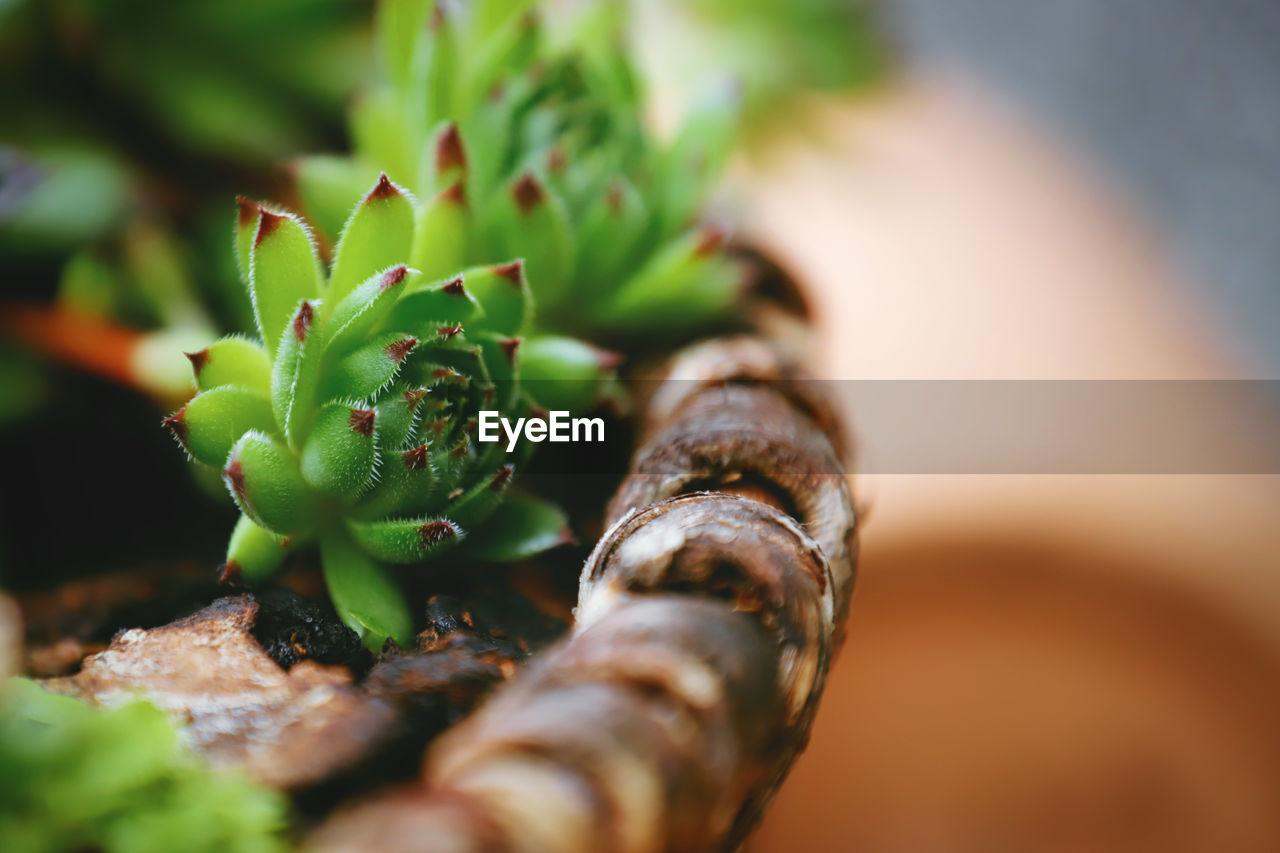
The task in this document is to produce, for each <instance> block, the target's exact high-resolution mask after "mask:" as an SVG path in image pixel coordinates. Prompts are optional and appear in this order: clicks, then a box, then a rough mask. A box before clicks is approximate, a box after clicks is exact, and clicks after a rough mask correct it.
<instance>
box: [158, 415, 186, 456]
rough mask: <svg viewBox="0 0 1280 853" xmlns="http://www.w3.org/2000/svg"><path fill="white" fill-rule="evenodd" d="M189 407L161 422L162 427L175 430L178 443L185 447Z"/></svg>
mask: <svg viewBox="0 0 1280 853" xmlns="http://www.w3.org/2000/svg"><path fill="white" fill-rule="evenodd" d="M186 415H187V407H186V406H183V407H182V408H181V409H178V411H176V412H174V413H173V414H172V415H169V417H167V418H165V419H164V420H162V421H161V422H160V426H162V427H166V428H168V429H171V430H173V435H174V437H175V438H177V439H178V441H180V442H182V445H183V447H185V446H186V444H187V420H186Z"/></svg>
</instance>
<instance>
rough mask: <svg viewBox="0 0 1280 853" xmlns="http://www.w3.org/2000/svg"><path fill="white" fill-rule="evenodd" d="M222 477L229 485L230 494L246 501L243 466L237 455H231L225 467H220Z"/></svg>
mask: <svg viewBox="0 0 1280 853" xmlns="http://www.w3.org/2000/svg"><path fill="white" fill-rule="evenodd" d="M222 479H223V480H225V481H226V483H227V485H228V486H230V487H231V492H232V494H234V495H235V496H236V497H238V498H239V499H240V500H242V501H248V494H247V493H246V492H245V485H244V466H242V465H241V464H240V457H239V456H233V457H231V461H230V462H228V463H227V467H226V468H223V469H222Z"/></svg>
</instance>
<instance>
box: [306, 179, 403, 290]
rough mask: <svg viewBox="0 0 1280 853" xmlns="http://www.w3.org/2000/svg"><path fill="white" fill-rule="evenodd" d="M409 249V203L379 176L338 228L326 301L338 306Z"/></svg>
mask: <svg viewBox="0 0 1280 853" xmlns="http://www.w3.org/2000/svg"><path fill="white" fill-rule="evenodd" d="M412 247H413V202H412V201H411V200H410V199H409V197H408V195H407V194H406V193H405V192H404V191H403V190H402V189H400V188H399V187H397V186H396V185H395V184H393V183H391V181H390V179H388V178H387V176H386V173H383V175H382V177H381V178H379V179H378V183H377V185H376V186H375V187H374V188H373V189H372V190H370V191H369V193H368V195H366V196H365V197H364V201H362V202H361V203H360V206H359V207H357V208H356V209H355V211H354V212H353V213H352V214H351V218H350V219H349V220H347V224H346V227H344V228H343V229H342V237H341V238H340V239H339V240H338V246H337V248H336V249H335V250H334V256H333V273H332V275H330V277H329V293H328V295H327V298H328V299H329V300H331V304H335V305H336V304H341V300H342V299H343V298H344V297H346V295H347V294H349V293H350V292H351V291H352V290H354V289H355V287H356V286H357V285H359V284H360V283H361V282H363V281H365V280H367V279H368V278H369V277H370V276H372V275H374V274H375V273H377V272H379V271H382V270H385V269H387V268H389V267H393V266H395V265H396V264H403V263H404V262H405V261H407V260H408V259H409V251H410V249H411V248H412Z"/></svg>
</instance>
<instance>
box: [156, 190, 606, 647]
mask: <svg viewBox="0 0 1280 853" xmlns="http://www.w3.org/2000/svg"><path fill="white" fill-rule="evenodd" d="M432 217H433V208H432V206H431V205H427V206H425V207H417V206H415V203H414V200H413V198H412V197H411V196H410V195H409V194H408V193H407V192H405V191H404V190H402V189H400V188H398V187H397V186H395V185H394V184H393V183H392V182H391V181H390V180H388V178H387V177H386V176H385V175H383V176H382V177H381V178H380V179H379V180H378V182H377V185H376V186H375V187H374V188H373V189H372V190H371V191H369V192H368V193H367V194H366V195H365V197H364V199H363V200H362V201H361V202H360V204H359V205H358V206H357V207H356V209H355V211H354V212H353V213H352V214H351V216H350V217H349V219H348V221H347V223H346V226H345V227H344V228H343V230H342V234H341V238H340V239H339V240H338V241H337V245H336V247H335V249H334V252H333V262H332V265H331V266H330V268H329V271H328V275H327V276H326V275H325V273H324V269H323V265H322V264H321V262H320V260H319V256H318V253H317V248H316V244H315V241H314V240H313V237H312V234H311V232H310V230H309V229H308V227H307V225H306V224H305V223H304V222H303V221H302V220H301V219H300V218H298V217H297V216H294V215H293V214H290V213H287V212H283V211H279V210H273V209H269V208H267V207H264V206H261V205H258V204H254V203H252V202H248V201H245V200H243V199H242V200H241V204H240V217H239V225H238V230H237V239H236V242H237V250H238V256H239V261H240V265H241V270H242V273H243V278H244V279H245V281H246V283H247V286H248V288H249V293H250V297H251V300H252V303H253V310H254V315H255V319H256V323H257V332H258V335H259V338H260V341H261V342H259V341H257V340H250V339H248V338H245V337H237V336H233V337H226V338H223V339H221V340H219V341H217V342H216V343H214V344H213V345H211V346H210V347H208V348H207V349H204V350H201V351H200V352H197V353H192V354H190V359H191V363H192V365H193V367H194V371H195V381H196V386H197V388H198V391H199V393H197V394H196V396H195V397H193V398H192V399H191V401H190V402H189V403H187V405H186V406H184V407H183V408H182V409H180V410H179V411H177V412H175V413H174V414H173V415H171V416H169V417H168V418H166V419H165V421H164V423H165V425H166V426H167V427H169V428H170V429H171V430H172V431H173V432H174V434H175V436H176V437H177V438H178V440H179V441H180V442H181V444H182V446H183V447H184V448H186V450H187V451H188V452H189V453H190V455H191V456H192V457H194V458H195V459H196V460H197V461H199V462H201V463H205V464H207V465H212V466H217V467H218V468H220V469H221V472H222V479H223V480H224V482H225V483H226V486H227V489H228V490H229V491H230V493H231V496H232V498H233V499H234V500H235V502H236V504H237V506H239V508H240V510H241V512H242V513H243V515H242V517H241V518H240V521H239V522H238V523H237V525H236V528H235V531H234V532H233V533H232V536H231V542H230V545H229V547H228V551H227V560H226V567H225V578H226V579H227V580H235V581H238V582H243V583H253V582H257V581H261V580H263V579H265V578H267V577H269V576H270V575H271V574H272V573H274V572H275V571H277V570H278V569H279V567H280V566H281V564H282V562H283V560H284V559H285V556H286V554H287V553H288V552H289V551H291V550H293V549H296V548H298V547H300V546H302V545H304V544H308V543H316V544H318V545H319V550H320V557H321V562H322V564H323V568H324V576H325V580H326V582H327V585H328V589H329V593H330V595H331V597H332V599H333V603H334V605H335V607H336V608H337V611H338V613H339V615H340V616H341V617H342V619H343V620H344V621H345V622H346V623H347V624H348V625H350V626H351V627H352V628H353V629H354V630H355V631H357V632H358V633H359V634H360V635H361V637H362V638H363V640H364V642H365V643H366V645H368V646H369V647H371V648H374V649H379V648H381V647H382V646H383V645H384V643H385V642H386V641H387V640H388V639H394V640H396V641H398V642H400V643H401V644H404V643H407V642H408V640H409V638H410V637H411V636H412V618H411V616H410V612H409V609H408V606H407V604H406V601H405V598H404V596H403V593H402V591H401V589H400V586H399V584H398V583H397V580H396V576H395V573H394V570H393V568H392V566H395V565H405V564H414V563H421V562H423V561H425V560H428V559H429V558H432V557H434V556H435V555H437V554H439V553H442V552H444V551H446V550H449V549H455V548H462V549H465V551H466V553H467V556H468V557H470V558H473V559H477V560H518V559H523V558H527V557H529V556H532V555H533V554H535V553H538V552H540V551H542V550H544V549H546V548H548V547H552V546H554V545H556V544H558V543H561V542H563V541H565V539H566V537H567V530H566V526H565V518H564V516H563V514H562V513H561V512H560V511H559V510H558V509H556V508H555V507H553V506H551V505H549V504H546V503H544V502H541V501H537V500H534V499H531V498H527V497H519V498H517V497H512V498H510V499H506V500H505V502H504V498H505V497H506V492H507V490H508V488H509V487H510V484H511V481H512V478H513V475H514V474H515V472H516V470H518V469H519V468H520V467H521V466H522V465H523V463H524V461H525V458H526V456H527V452H528V445H527V443H524V444H523V446H519V447H517V448H516V449H515V451H514V452H512V451H509V450H508V448H507V446H506V444H505V443H504V442H497V443H484V444H481V443H479V442H477V440H476V438H477V419H478V414H479V413H480V412H482V411H486V410H488V411H493V412H497V413H499V415H500V416H504V417H505V416H512V417H521V416H524V415H527V414H528V413H529V412H530V411H532V410H534V409H536V408H538V407H540V405H542V401H537V400H533V399H531V398H530V396H529V394H528V393H527V392H526V391H525V390H523V389H522V386H521V382H520V374H521V368H522V361H523V353H522V350H523V349H524V347H523V346H522V340H523V339H522V337H521V334H522V332H523V331H524V330H525V329H526V327H527V326H528V324H529V322H530V318H531V316H532V312H533V294H532V292H531V290H530V287H529V283H528V281H527V280H526V278H525V264H524V262H523V261H522V260H514V261H510V262H505V263H501V264H497V265H489V266H479V267H473V268H470V269H466V270H464V271H462V272H460V273H450V274H449V275H447V276H439V275H437V274H436V273H438V271H439V270H440V267H439V265H438V264H434V263H431V261H432V258H433V257H434V256H435V254H436V253H437V252H446V253H447V249H448V244H447V242H441V236H440V235H439V233H438V232H435V231H433V230H432V229H431V228H430V227H424V224H425V225H428V226H429V224H430V222H431V221H432ZM424 267H426V268H429V269H432V270H434V271H435V272H432V273H427V272H424V271H423V268H424ZM530 343H535V342H534V341H530ZM533 349H534V350H535V353H534V354H535V356H536V357H535V358H534V359H533V360H534V362H535V367H536V369H537V370H539V371H542V372H543V376H544V381H542V382H540V383H539V386H540V387H542V388H543V389H544V395H549V396H552V397H556V398H557V399H555V401H554V403H555V404H556V405H562V406H569V407H582V406H585V405H587V403H588V402H589V401H590V400H591V399H592V398H593V397H594V396H595V395H596V393H597V391H598V386H599V385H600V384H601V383H604V382H606V381H607V380H608V376H607V365H606V364H605V360H603V359H601V358H600V356H599V355H598V354H597V352H596V351H595V350H594V349H592V348H591V347H588V346H586V345H585V344H580V343H578V342H576V341H571V340H566V339H560V338H553V339H543V340H541V341H537V342H536V346H534V347H533ZM559 375H563V376H566V377H568V378H569V379H572V378H574V377H576V378H577V381H576V382H574V381H566V382H564V383H559V382H556V381H554V377H555V376H559ZM481 526H484V527H485V535H483V536H476V535H475V533H476V531H477V530H478V529H479V528H480V527H481ZM490 531H492V532H490Z"/></svg>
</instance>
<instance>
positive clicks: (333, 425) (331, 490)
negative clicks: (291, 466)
mask: <svg viewBox="0 0 1280 853" xmlns="http://www.w3.org/2000/svg"><path fill="white" fill-rule="evenodd" d="M377 420H378V419H377V411H376V410H375V409H365V408H360V407H352V406H348V405H345V404H343V403H327V404H325V405H324V406H322V407H321V409H320V412H319V414H317V415H316V419H315V423H314V424H313V425H312V427H311V431H310V433H309V434H308V436H307V442H306V444H304V445H303V447H302V461H301V467H302V478H303V479H304V480H306V481H307V485H309V486H311V488H313V489H315V490H316V491H318V492H320V493H322V494H325V495H328V496H329V497H334V498H339V499H341V500H352V499H354V498H355V497H356V496H358V495H359V494H360V492H362V491H363V490H364V489H365V488H367V487H368V486H369V485H370V484H371V483H372V481H373V475H374V461H375V459H376V458H377V454H376V450H377V436H376V428H377Z"/></svg>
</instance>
